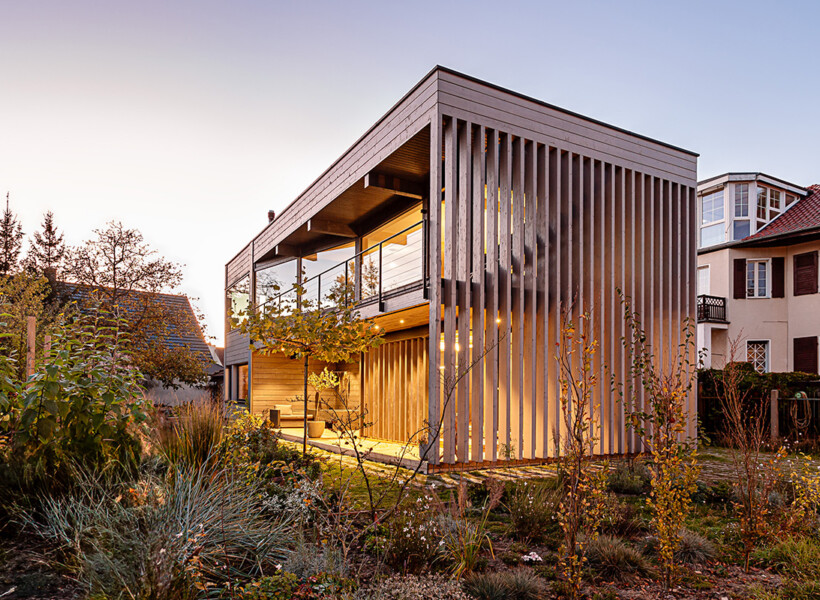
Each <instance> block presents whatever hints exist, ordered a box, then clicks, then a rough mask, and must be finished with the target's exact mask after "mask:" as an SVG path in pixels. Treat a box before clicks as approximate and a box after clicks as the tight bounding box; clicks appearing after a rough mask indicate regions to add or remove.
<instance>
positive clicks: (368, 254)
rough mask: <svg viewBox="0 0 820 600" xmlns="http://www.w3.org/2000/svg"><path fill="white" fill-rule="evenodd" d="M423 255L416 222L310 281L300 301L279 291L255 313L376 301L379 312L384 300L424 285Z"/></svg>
mask: <svg viewBox="0 0 820 600" xmlns="http://www.w3.org/2000/svg"><path fill="white" fill-rule="evenodd" d="M424 254H425V248H424V221H420V222H418V223H416V224H414V225H411V226H410V227H407V228H406V229H403V230H402V231H400V232H398V233H395V234H393V235H391V236H390V237H388V238H386V239H384V240H382V241H381V242H379V243H378V244H375V245H373V246H371V247H369V248H366V249H364V250H362V251H361V252H359V253H358V254H356V255H355V256H353V257H352V258H350V259H348V260H345V261H343V262H340V263H338V264H336V265H334V266H332V267H330V268H329V269H326V270H324V271H322V272H321V273H319V274H318V275H315V276H313V277H311V278H310V279H308V280H307V281H305V282H304V283H303V284H302V293H301V297H300V294H299V293H298V291H297V290H296V289H294V288H291V289H286V290H285V289H283V290H281V292H280V293H279V294H277V295H275V296H273V297H271V298H270V299H268V300H267V301H265V302H264V303H263V304H261V305H260V306H259V307H258V309H263V308H264V307H265V306H267V305H269V304H270V303H277V304H276V305H277V306H278V307H279V312H280V313H284V314H288V313H290V312H292V311H295V310H299V309H300V307H302V306H305V307H306V308H309V309H313V308H316V307H319V308H322V309H332V308H334V307H336V306H340V305H345V306H346V305H349V304H351V303H353V304H367V303H370V302H376V301H378V302H379V310H383V302H384V298H385V296H387V295H390V294H392V293H395V292H397V291H398V290H401V289H402V288H405V287H408V286H411V285H413V284H418V283H422V282H423V281H424V279H425V269H424Z"/></svg>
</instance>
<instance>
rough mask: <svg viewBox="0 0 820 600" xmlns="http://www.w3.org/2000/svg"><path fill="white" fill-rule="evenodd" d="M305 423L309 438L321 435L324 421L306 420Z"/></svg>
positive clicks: (323, 430) (323, 429)
mask: <svg viewBox="0 0 820 600" xmlns="http://www.w3.org/2000/svg"><path fill="white" fill-rule="evenodd" d="M307 425H308V437H309V438H320V437H322V434H323V433H324V432H325V422H324V421H308V424H307Z"/></svg>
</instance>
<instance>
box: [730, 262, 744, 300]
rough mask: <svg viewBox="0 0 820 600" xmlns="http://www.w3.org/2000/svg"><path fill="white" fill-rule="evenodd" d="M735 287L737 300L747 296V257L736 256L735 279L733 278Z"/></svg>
mask: <svg viewBox="0 0 820 600" xmlns="http://www.w3.org/2000/svg"><path fill="white" fill-rule="evenodd" d="M733 284H734V285H733V286H732V287H733V288H734V290H733V291H734V298H735V299H736V300H737V299H738V298H745V297H746V259H745V258H736V259H735V270H734V279H733Z"/></svg>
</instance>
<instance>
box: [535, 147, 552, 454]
mask: <svg viewBox="0 0 820 600" xmlns="http://www.w3.org/2000/svg"><path fill="white" fill-rule="evenodd" d="M548 160H549V148H547V147H546V146H544V145H541V144H539V145H538V149H537V152H536V156H535V161H536V168H537V171H538V172H537V174H536V180H537V181H536V214H535V261H536V267H537V271H536V274H535V286H534V294H535V303H536V309H535V319H536V322H535V340H534V342H535V344H536V349H535V372H536V379H535V404H536V410H535V417H534V418H535V421H536V422H535V456H536V457H538V458H546V457H547V456H549V440H548V439H547V436H548V435H549V420H548V411H549V400H548V395H549V391H548V386H549V382H548V381H549V380H548V371H549V350H550V347H549V340H548V335H547V332H548V331H549V289H548V288H549V283H548V281H549V254H548V252H549V249H548V236H549V223H548V218H549V211H548V199H547V182H548V179H547V177H548V175H547V167H548Z"/></svg>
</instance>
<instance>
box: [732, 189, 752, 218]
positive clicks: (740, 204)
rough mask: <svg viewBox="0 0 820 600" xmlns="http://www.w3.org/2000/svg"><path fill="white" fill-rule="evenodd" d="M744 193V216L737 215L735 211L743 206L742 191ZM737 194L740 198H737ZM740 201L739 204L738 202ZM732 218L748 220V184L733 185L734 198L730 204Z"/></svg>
mask: <svg viewBox="0 0 820 600" xmlns="http://www.w3.org/2000/svg"><path fill="white" fill-rule="evenodd" d="M744 190H745V192H746V214H745V215H742V214H741V215H739V214H737V209H738V207H739V206H743V202H742V200H743V191H744ZM738 194H740V198H738ZM738 200H741V202H738ZM732 208H733V210H732V216H733V217H734V218H735V219H736V220H737V219H748V218H749V184H748V183H736V184H735V197H734V200H733V202H732Z"/></svg>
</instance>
